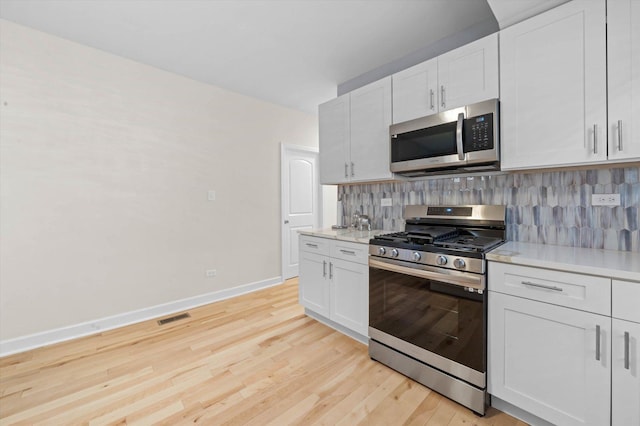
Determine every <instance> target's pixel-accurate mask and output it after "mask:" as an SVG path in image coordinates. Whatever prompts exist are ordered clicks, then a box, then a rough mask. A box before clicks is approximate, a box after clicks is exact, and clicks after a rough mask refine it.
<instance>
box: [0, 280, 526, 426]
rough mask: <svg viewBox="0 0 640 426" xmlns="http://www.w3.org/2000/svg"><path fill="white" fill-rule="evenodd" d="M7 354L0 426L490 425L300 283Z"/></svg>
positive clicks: (505, 419) (490, 416)
mask: <svg viewBox="0 0 640 426" xmlns="http://www.w3.org/2000/svg"><path fill="white" fill-rule="evenodd" d="M189 314H190V315H191V316H190V318H186V319H183V320H179V321H176V322H172V323H168V324H166V325H162V326H160V325H158V324H157V322H156V321H155V320H153V321H145V322H141V323H138V324H133V325H131V326H127V327H122V328H119V329H116V330H109V331H105V332H103V333H99V334H96V335H93V336H88V337H85V338H81V339H77V340H73V341H70V342H64V343H60V344H56V345H52V346H49V347H44V348H38V349H35V350H32V351H28V352H24V353H21V354H16V355H12V356H8V357H4V358H0V425H2V426H4V425H13V424H44V425H68V424H73V425H76V424H83V425H84V424H96V425H98V424H110V425H112V424H167V425H176V424H187V423H188V424H194V423H196V424H204V425H211V424H215V425H221V424H229V425H239V424H242V425H245V424H246V425H251V424H255V425H266V424H272V425H284V424H299V425H311V424H317V425H337V424H344V425H354V424H358V423H359V424H366V425H377V424H385V425H389V424H408V425H448V424H450V425H452V426H453V425H461V424H464V425H473V424H477V425H494V426H523V425H524V423H522V422H520V421H518V420H516V419H514V418H512V417H510V416H508V415H506V414H504V413H501V412H499V411H498V410H495V409H490V410H489V411H488V412H487V415H486V416H485V417H484V418H481V417H477V416H476V415H475V414H474V413H472V412H471V411H470V410H468V409H466V408H464V407H462V406H460V405H458V404H456V403H454V402H452V401H450V400H448V399H446V398H444V397H442V396H440V395H439V394H437V393H436V392H433V391H431V390H429V389H428V388H426V387H424V386H422V385H420V384H418V383H416V382H413V381H411V380H409V379H407V378H406V377H404V376H403V375H401V374H399V373H397V372H395V371H393V370H391V369H389V368H388V367H386V366H384V365H382V364H380V363H378V362H375V361H373V360H371V359H370V358H369V356H368V352H367V347H366V346H365V345H363V344H361V343H359V342H357V341H355V340H353V339H351V338H349V337H347V336H345V335H343V334H341V333H339V332H337V331H335V330H333V329H331V328H329V327H327V326H325V325H323V324H321V323H319V322H317V321H316V320H314V319H312V318H309V317H307V316H305V315H304V310H303V308H302V307H301V306H300V305H299V304H298V293H297V280H296V279H293V280H289V281H287V282H286V283H284V284H282V285H278V286H274V287H271V288H269V289H266V290H262V291H258V292H254V293H250V294H246V295H243V296H240V297H236V298H233V299H228V300H224V301H221V302H217V303H213V304H210V305H206V306H202V307H198V308H194V309H191V310H189Z"/></svg>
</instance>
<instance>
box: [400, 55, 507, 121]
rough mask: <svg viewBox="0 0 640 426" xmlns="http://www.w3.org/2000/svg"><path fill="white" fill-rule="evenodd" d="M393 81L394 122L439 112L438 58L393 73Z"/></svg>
mask: <svg viewBox="0 0 640 426" xmlns="http://www.w3.org/2000/svg"><path fill="white" fill-rule="evenodd" d="M496 64H497V61H496ZM391 81H392V84H393V122H394V123H402V122H403V121H408V120H413V119H414V118H419V117H424V116H426V115H430V114H435V113H436V112H438V93H437V91H438V60H437V59H431V60H429V61H426V62H422V63H420V64H418V65H415V66H413V67H411V68H407V69H406V70H403V71H400V72H398V73H396V74H393V75H392V76H391Z"/></svg>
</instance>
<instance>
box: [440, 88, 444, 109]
mask: <svg viewBox="0 0 640 426" xmlns="http://www.w3.org/2000/svg"><path fill="white" fill-rule="evenodd" d="M440 105H441V106H442V107H443V108H444V85H441V86H440Z"/></svg>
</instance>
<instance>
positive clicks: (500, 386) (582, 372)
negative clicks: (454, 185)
mask: <svg viewBox="0 0 640 426" xmlns="http://www.w3.org/2000/svg"><path fill="white" fill-rule="evenodd" d="M610 324H611V320H610V318H609V317H606V316H604V315H597V314H592V313H589V312H583V311H578V310H576V309H570V308H564V307H561V306H555V305H551V304H548V303H542V302H538V301H533V300H528V299H524V298H521V297H516V296H510V295H506V294H501V293H496V292H491V291H490V292H489V346H490V360H489V372H490V373H489V374H490V381H489V393H490V394H492V395H494V396H496V397H498V398H500V399H502V400H504V401H507V402H508V403H510V404H512V405H515V406H517V407H519V408H521V409H523V410H525V411H527V412H529V413H531V414H533V415H535V416H538V417H540V418H542V419H544V420H546V421H548V422H551V423H553V424H556V425H594V426H596V425H597V426H601V425H606V424H608V423H609V404H610V402H609V401H610V393H609V392H610V385H609V383H610V360H611V348H610V347H609V344H608V343H607V339H609V336H611V330H610V329H611V327H610Z"/></svg>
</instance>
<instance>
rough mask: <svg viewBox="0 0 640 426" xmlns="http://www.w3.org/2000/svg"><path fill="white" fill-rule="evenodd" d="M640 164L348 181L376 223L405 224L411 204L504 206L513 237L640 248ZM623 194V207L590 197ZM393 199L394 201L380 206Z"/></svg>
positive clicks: (345, 192)
mask: <svg viewBox="0 0 640 426" xmlns="http://www.w3.org/2000/svg"><path fill="white" fill-rule="evenodd" d="M639 176H640V167H638V166H636V167H623V168H610V169H607V168H598V169H593V170H567V171H552V172H538V173H508V174H499V175H493V176H474V177H473V179H471V178H467V177H464V176H461V177H458V178H433V179H425V180H416V181H406V182H401V181H397V182H389V183H386V182H383V183H373V184H363V185H341V186H340V187H339V190H338V197H339V198H341V199H342V200H343V204H344V212H345V215H346V216H347V217H351V215H352V214H353V213H355V212H356V211H357V212H359V213H363V214H367V215H369V217H371V218H372V226H373V227H374V228H377V229H384V230H388V231H398V230H402V229H403V228H404V220H403V219H402V214H403V211H404V206H405V205H408V204H431V205H438V204H451V205H461V204H504V205H506V207H507V218H506V219H507V239H508V240H510V241H524V242H538V243H545V244H558V245H565V246H577V247H592V248H605V249H612V250H628V251H636V252H637V251H640V229H639V225H640V218H639V216H638V215H639V213H640V177H639ZM602 193H619V194H620V200H621V205H620V206H615V207H608V206H592V205H591V195H592V194H602ZM382 198H391V199H392V202H393V206H392V207H381V205H380V203H381V199H382Z"/></svg>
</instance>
